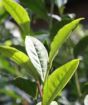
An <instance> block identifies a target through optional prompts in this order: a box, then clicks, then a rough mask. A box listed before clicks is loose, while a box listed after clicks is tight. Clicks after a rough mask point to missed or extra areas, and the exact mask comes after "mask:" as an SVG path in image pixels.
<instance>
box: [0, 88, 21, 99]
mask: <svg viewBox="0 0 88 105" xmlns="http://www.w3.org/2000/svg"><path fill="white" fill-rule="evenodd" d="M0 94H6V95H7V96H10V97H11V98H13V99H18V98H21V97H20V96H18V95H17V94H16V93H15V92H14V91H13V90H11V89H10V88H4V89H0Z"/></svg>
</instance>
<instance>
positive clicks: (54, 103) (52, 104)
mask: <svg viewBox="0 0 88 105" xmlns="http://www.w3.org/2000/svg"><path fill="white" fill-rule="evenodd" d="M37 105H42V104H41V102H39V103H38V104H37ZM50 105H58V103H57V102H56V101H52V102H51V104H50Z"/></svg>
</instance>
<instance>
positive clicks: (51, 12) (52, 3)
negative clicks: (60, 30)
mask: <svg viewBox="0 0 88 105" xmlns="http://www.w3.org/2000/svg"><path fill="white" fill-rule="evenodd" d="M53 10H54V2H53V1H52V0H51V6H50V15H51V17H50V25H49V28H50V30H51V28H52V22H53V18H52V14H53Z"/></svg>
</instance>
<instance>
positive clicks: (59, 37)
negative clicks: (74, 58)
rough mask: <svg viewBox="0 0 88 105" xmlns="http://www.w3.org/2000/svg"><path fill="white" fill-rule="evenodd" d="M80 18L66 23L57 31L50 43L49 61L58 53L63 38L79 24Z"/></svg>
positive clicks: (63, 40)
mask: <svg viewBox="0 0 88 105" xmlns="http://www.w3.org/2000/svg"><path fill="white" fill-rule="evenodd" d="M82 19H83V18H79V19H76V20H74V21H72V22H70V23H68V24H67V25H65V26H64V27H63V28H61V29H60V30H59V31H58V32H57V34H56V36H55V37H54V40H53V41H52V43H51V50H50V53H49V62H50V63H52V61H53V59H54V58H55V56H56V55H57V54H58V50H59V49H60V47H61V46H62V44H63V43H64V42H65V40H66V39H67V38H68V37H69V34H70V33H71V32H72V31H73V30H74V29H75V28H76V26H77V25H78V24H79V22H80V21H81V20H82Z"/></svg>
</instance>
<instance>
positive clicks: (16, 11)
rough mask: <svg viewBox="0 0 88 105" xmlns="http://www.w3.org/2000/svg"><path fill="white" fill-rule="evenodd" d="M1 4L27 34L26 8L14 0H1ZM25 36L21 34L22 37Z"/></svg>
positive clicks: (27, 17)
mask: <svg viewBox="0 0 88 105" xmlns="http://www.w3.org/2000/svg"><path fill="white" fill-rule="evenodd" d="M3 6H4V8H5V9H6V11H7V12H8V13H9V14H10V15H11V16H12V18H13V19H14V20H15V21H16V22H17V23H18V24H19V25H20V27H21V29H22V31H23V32H24V33H25V35H27V34H29V22H30V19H29V16H28V14H27V12H26V10H25V9H24V8H23V7H22V6H21V5H19V4H18V3H17V2H15V1H14V0H3ZM24 37H25V36H23V38H24Z"/></svg>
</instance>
